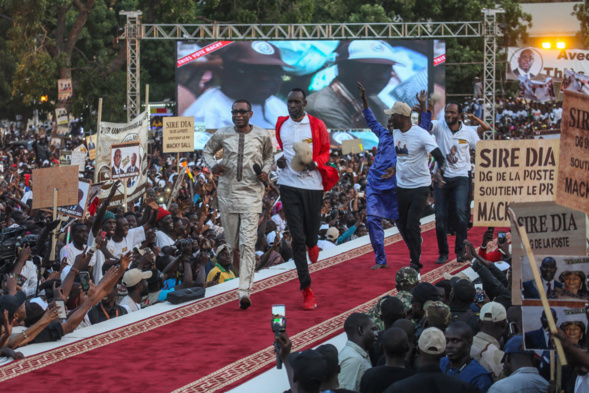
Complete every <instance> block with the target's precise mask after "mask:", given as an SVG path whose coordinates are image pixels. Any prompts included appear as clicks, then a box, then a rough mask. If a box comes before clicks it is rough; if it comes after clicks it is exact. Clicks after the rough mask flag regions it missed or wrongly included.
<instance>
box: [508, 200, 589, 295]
mask: <svg viewBox="0 0 589 393" xmlns="http://www.w3.org/2000/svg"><path fill="white" fill-rule="evenodd" d="M511 208H512V209H513V211H514V212H515V214H516V216H517V219H518V222H519V224H520V225H521V226H523V227H524V228H525V229H526V232H527V233H528V239H529V241H530V246H531V247H532V250H534V253H537V254H538V255H568V256H576V255H584V254H585V252H586V246H585V236H586V233H587V232H586V231H587V224H586V219H585V213H583V212H580V211H578V210H573V209H569V208H568V207H564V206H560V205H557V204H556V203H555V202H528V203H514V204H512V205H511ZM511 245H512V250H511V254H512V259H511V260H512V264H511V267H512V269H511V277H512V282H513V285H512V286H511V291H512V294H511V297H512V303H513V304H514V305H521V304H522V293H521V290H520V287H521V277H522V258H523V257H524V256H525V255H526V252H525V250H524V249H523V247H522V244H521V240H520V238H519V236H518V234H517V230H516V229H515V227H514V226H513V224H512V227H511Z"/></svg>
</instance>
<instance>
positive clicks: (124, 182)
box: [123, 179, 127, 213]
mask: <svg viewBox="0 0 589 393" xmlns="http://www.w3.org/2000/svg"><path fill="white" fill-rule="evenodd" d="M123 187H124V191H125V195H124V199H123V201H124V202H123V203H124V204H125V208H124V210H125V213H127V179H123Z"/></svg>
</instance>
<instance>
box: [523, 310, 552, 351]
mask: <svg viewBox="0 0 589 393" xmlns="http://www.w3.org/2000/svg"><path fill="white" fill-rule="evenodd" d="M550 311H551V312H552V318H554V323H556V322H557V321H558V318H556V311H554V309H553V308H551V309H550ZM540 322H541V323H542V327H541V328H540V329H538V330H532V331H531V332H526V334H525V336H524V340H525V343H526V349H550V348H552V343H551V342H550V329H549V328H548V320H547V319H546V313H545V312H544V311H542V317H540Z"/></svg>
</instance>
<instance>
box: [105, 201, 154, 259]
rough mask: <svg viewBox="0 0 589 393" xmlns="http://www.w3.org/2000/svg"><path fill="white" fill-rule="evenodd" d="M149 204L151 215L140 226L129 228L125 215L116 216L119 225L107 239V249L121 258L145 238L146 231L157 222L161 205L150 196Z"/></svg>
mask: <svg viewBox="0 0 589 393" xmlns="http://www.w3.org/2000/svg"><path fill="white" fill-rule="evenodd" d="M147 203H148V206H149V207H150V208H151V210H149V211H150V212H151V217H150V218H149V220H148V221H147V222H146V223H145V224H143V225H142V226H140V227H137V228H133V229H129V223H128V222H127V219H126V218H125V217H123V216H119V217H117V218H116V222H117V226H116V229H115V233H114V235H113V237H112V238H111V239H110V240H108V241H107V243H106V249H107V250H108V251H109V252H110V253H111V254H112V255H113V256H114V257H115V258H120V257H121V256H122V255H123V254H126V253H127V252H129V251H131V250H133V247H135V246H137V245H138V244H141V243H142V242H143V241H144V240H145V232H146V231H147V230H149V229H150V228H151V227H152V225H153V224H155V218H156V214H155V212H156V211H158V209H159V206H158V205H157V203H155V201H154V200H153V199H151V198H148V202H147Z"/></svg>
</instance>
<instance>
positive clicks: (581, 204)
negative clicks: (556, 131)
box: [556, 91, 589, 213]
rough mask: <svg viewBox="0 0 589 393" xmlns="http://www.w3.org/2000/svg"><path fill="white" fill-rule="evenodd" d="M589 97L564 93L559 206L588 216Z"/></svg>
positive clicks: (557, 194)
mask: <svg viewBox="0 0 589 393" xmlns="http://www.w3.org/2000/svg"><path fill="white" fill-rule="evenodd" d="M587 108H589V97H588V96H586V95H584V94H580V93H575V92H573V91H565V92H564V103H563V108H562V126H561V127H562V131H561V135H560V157H561V158H560V164H559V166H558V187H557V190H556V203H558V204H559V205H562V206H567V207H570V208H572V209H576V210H580V211H583V212H585V213H589V111H588V110H587Z"/></svg>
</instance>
